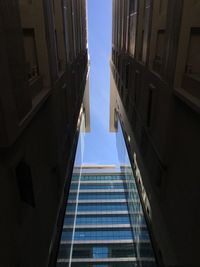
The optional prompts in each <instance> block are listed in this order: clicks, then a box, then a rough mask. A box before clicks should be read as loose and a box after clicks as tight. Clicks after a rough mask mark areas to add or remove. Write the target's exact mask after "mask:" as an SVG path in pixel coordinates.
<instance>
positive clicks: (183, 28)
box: [110, 0, 200, 266]
mask: <svg viewBox="0 0 200 267" xmlns="http://www.w3.org/2000/svg"><path fill="white" fill-rule="evenodd" d="M110 66H111V89H110V90H111V91H110V96H111V97H110V103H111V105H110V130H111V131H117V125H118V124H119V123H118V122H117V121H118V120H119V121H120V123H121V125H122V128H123V134H124V137H125V140H126V143H127V147H128V151H129V155H130V158H131V164H132V166H133V168H134V174H135V176H136V177H137V178H136V182H137V184H138V186H139V188H140V190H139V192H140V195H141V197H142V202H143V204H144V206H145V214H146V216H147V218H148V220H147V221H148V225H149V228H150V229H151V233H152V236H153V241H154V242H153V243H154V247H155V251H156V255H157V258H158V261H159V264H160V265H161V266H162V265H164V266H193V265H194V266H199V265H200V259H199V238H200V229H199V223H200V211H199V207H198V206H199V202H200V194H199V188H200V179H199V163H200V161H199V150H200V138H199V137H200V117H199V114H200V94H199V92H200V90H199V89H200V83H199V81H200V80H199V78H200V1H198V0H197V1H187V0H183V1H182V0H180V1H179V0H173V1H167V0H162V1H160V0H154V1H152V0H140V1H137V0H129V1H128V0H127V1H124V0H113V36H112V57H111V60H110Z"/></svg>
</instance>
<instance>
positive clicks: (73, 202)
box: [68, 199, 139, 204]
mask: <svg viewBox="0 0 200 267" xmlns="http://www.w3.org/2000/svg"><path fill="white" fill-rule="evenodd" d="M77 202H78V203H81V204H82V203H87V204H88V203H89V204H90V203H99V204H101V203H127V200H126V199H83V200H82V199H81V200H80V199H79V200H78V201H76V200H68V204H71V203H72V204H76V203H77ZM136 203H139V202H136Z"/></svg>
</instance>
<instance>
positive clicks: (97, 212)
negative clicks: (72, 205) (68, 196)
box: [65, 210, 143, 216]
mask: <svg viewBox="0 0 200 267" xmlns="http://www.w3.org/2000/svg"><path fill="white" fill-rule="evenodd" d="M76 214H77V215H124V214H129V212H128V211H127V210H122V211H78V212H66V213H65V215H66V216H67V215H76ZM131 215H143V213H142V212H132V213H131Z"/></svg>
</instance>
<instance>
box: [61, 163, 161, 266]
mask: <svg viewBox="0 0 200 267" xmlns="http://www.w3.org/2000/svg"><path fill="white" fill-rule="evenodd" d="M56 266H57V267H67V266H72V267H78V266H81V267H90V266H91V267H94V266H95V267H98V266H104V267H122V266H127V267H128V266H135V267H139V266H140V267H147V266H148V267H150V266H151V267H156V266H157V264H156V260H155V256H154V252H153V248H152V245H151V241H150V237H149V234H148V229H147V225H146V221H145V217H144V214H143V210H142V206H141V203H140V199H139V195H138V192H137V187H136V184H135V178H134V176H133V173H132V170H131V167H130V164H129V165H124V166H121V168H120V169H116V168H115V166H82V167H80V168H77V167H75V168H74V172H73V176H72V183H71V187H70V192H69V196H68V200H67V206H66V213H65V216H64V223H63V229H62V234H61V240H60V246H59V253H58V259H57V265H56Z"/></svg>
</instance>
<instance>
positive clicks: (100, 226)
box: [63, 224, 140, 229]
mask: <svg viewBox="0 0 200 267" xmlns="http://www.w3.org/2000/svg"><path fill="white" fill-rule="evenodd" d="M138 227H140V226H138ZM68 228H74V225H64V226H63V229H68ZM75 228H76V229H80V228H81V229H83V228H84V229H90V228H92V229H96V228H98V229H100V228H131V225H130V224H76V226H75Z"/></svg>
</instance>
